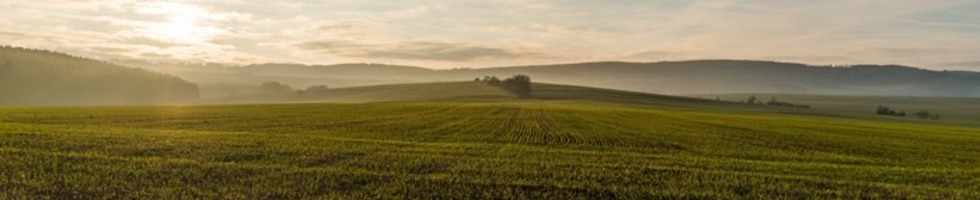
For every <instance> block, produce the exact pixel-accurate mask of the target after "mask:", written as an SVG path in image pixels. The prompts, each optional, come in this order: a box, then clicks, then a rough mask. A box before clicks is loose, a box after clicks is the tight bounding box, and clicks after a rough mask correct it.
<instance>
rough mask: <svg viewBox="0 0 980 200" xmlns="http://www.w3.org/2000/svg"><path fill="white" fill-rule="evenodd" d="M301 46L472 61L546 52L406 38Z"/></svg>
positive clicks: (361, 55)
mask: <svg viewBox="0 0 980 200" xmlns="http://www.w3.org/2000/svg"><path fill="white" fill-rule="evenodd" d="M297 46H298V47H299V48H301V49H304V50H310V51H315V52H318V53H323V54H331V55H339V56H348V57H358V58H381V59H401V60H428V61H456V62H459V61H473V60H480V59H526V58H544V57H547V55H544V54H541V53H537V52H528V51H521V50H515V49H505V48H495V47H485V46H477V45H470V44H463V43H447V42H429V41H409V42H396V43H392V44H367V43H356V42H349V41H313V42H305V43H302V44H299V45H297Z"/></svg>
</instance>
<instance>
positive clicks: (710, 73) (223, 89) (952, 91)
mask: <svg viewBox="0 0 980 200" xmlns="http://www.w3.org/2000/svg"><path fill="white" fill-rule="evenodd" d="M128 65H131V66H142V67H144V68H146V69H150V70H154V71H159V72H163V73H168V74H173V75H176V76H180V77H186V78H188V79H189V80H191V81H194V82H200V83H201V84H202V88H203V89H202V90H203V91H204V92H203V93H204V95H205V96H208V97H218V96H224V95H228V94H232V93H233V94H242V93H248V92H249V91H250V90H254V88H255V87H256V86H257V85H258V84H259V83H262V82H265V81H279V82H283V83H286V84H289V85H293V86H297V87H305V86H310V85H321V84H325V85H329V86H331V87H351V86H365V85H379V84H395V83H421V82H439V81H461V80H472V79H473V78H475V77H480V76H484V75H496V76H501V77H504V76H511V75H515V74H526V75H530V76H531V77H532V78H533V79H534V80H535V81H537V82H548V83H558V84H566V85H582V86H591V87H601V88H613V89H621V90H630V91H640V92H649V93H662V94H674V95H680V94H705V93H799V94H838V95H854V94H860V95H886V96H948V97H980V73H978V72H968V71H933V70H925V69H919V68H913V67H908V66H899V65H854V66H841V67H830V66H811V65H805V64H796V63H781V62H769V61H741V60H697V61H679V62H656V63H629V62H594V63H577V64H557V65H539V66H515V67H493V68H480V69H452V70H431V69H425V68H418V67H408V66H395V65H379V64H343V65H295V64H263V65H249V66H245V67H224V66H182V65H152V64H145V63H143V64H141V63H136V62H133V63H129V64H128ZM229 91H231V92H229Z"/></svg>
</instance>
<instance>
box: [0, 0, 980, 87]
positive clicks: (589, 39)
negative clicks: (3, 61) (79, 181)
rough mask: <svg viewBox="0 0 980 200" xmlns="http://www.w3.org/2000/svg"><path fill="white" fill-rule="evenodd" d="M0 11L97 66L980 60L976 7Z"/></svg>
mask: <svg viewBox="0 0 980 200" xmlns="http://www.w3.org/2000/svg"><path fill="white" fill-rule="evenodd" d="M0 6H2V7H4V8H11V9H7V10H5V12H3V13H0V42H2V43H6V44H11V45H18V46H27V47H34V48H46V49H53V50H59V51H67V52H69V53H73V54H78V55H83V56H93V57H98V58H103V59H113V58H127V59H147V60H187V61H210V62H238V63H243V64H244V63H247V62H302V63H336V62H351V61H359V62H387V63H396V64H412V65H423V66H430V67H458V66H469V67H479V66H490V65H509V64H535V63H551V62H575V61H590V60H616V59H626V60H634V61H658V60H677V59H698V58H732V59H789V61H798V62H811V63H818V64H849V63H857V62H862V63H863V62H871V63H897V64H912V65H920V66H922V67H939V68H943V67H950V66H951V65H947V64H946V63H948V62H950V61H969V60H980V55H976V52H980V40H976V39H974V38H980V28H978V27H980V24H977V23H976V19H978V18H977V16H978V15H976V14H972V13H980V2H978V1H975V0H936V1H921V0H868V1H781V0H730V1H714V0H690V1H679V0H625V1H587V0H569V1H551V0H544V1H540V0H507V1H477V0H459V1H449V0H417V1H384V2H373V1H312V0H302V1H287V0H272V1H258V0H216V1H204V0H84V1H70V0H39V1H0ZM110 49H121V50H125V51H113V50H110ZM960 68H962V67H960ZM977 70H980V68H977Z"/></svg>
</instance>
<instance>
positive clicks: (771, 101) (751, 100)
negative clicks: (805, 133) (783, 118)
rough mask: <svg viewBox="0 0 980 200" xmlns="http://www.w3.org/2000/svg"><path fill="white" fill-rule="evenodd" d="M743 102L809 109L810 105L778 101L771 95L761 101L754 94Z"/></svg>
mask: <svg viewBox="0 0 980 200" xmlns="http://www.w3.org/2000/svg"><path fill="white" fill-rule="evenodd" d="M715 100H718V101H720V100H721V98H717V97H716V98H715ZM744 102H745V103H747V104H757V105H767V106H782V107H792V108H803V109H810V106H809V105H801V104H794V103H790V102H786V101H780V100H778V99H776V97H772V98H770V99H769V101H766V102H763V101H761V100H759V99H758V98H757V97H756V96H749V98H746V99H745V101H744Z"/></svg>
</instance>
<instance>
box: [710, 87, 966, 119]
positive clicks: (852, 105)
mask: <svg viewBox="0 0 980 200" xmlns="http://www.w3.org/2000/svg"><path fill="white" fill-rule="evenodd" d="M749 96H756V97H758V99H759V100H761V101H769V100H770V98H772V97H776V98H777V99H778V100H780V101H788V102H791V103H795V104H804V105H810V106H811V107H813V109H810V110H801V109H787V110H786V111H789V112H791V113H797V114H811V115H832V116H838V117H849V118H859V119H869V120H886V121H898V122H912V123H930V124H950V125H966V126H976V127H980V112H978V111H980V98H959V97H900V96H841V95H804V94H722V95H696V96H695V97H699V98H705V99H711V100H714V99H715V98H716V97H717V98H719V99H721V100H722V101H732V102H739V101H744V100H745V99H746V98H748V97H749ZM879 105H880V106H887V107H889V108H892V109H896V110H899V111H905V112H906V113H908V114H909V115H910V116H907V117H904V118H901V117H893V116H882V115H876V114H875V109H876V108H877V107H878V106H879ZM918 111H929V112H931V113H938V114H939V115H940V116H941V117H942V118H941V119H940V120H920V119H917V118H916V117H915V116H913V115H912V114H913V113H915V112H918Z"/></svg>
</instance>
